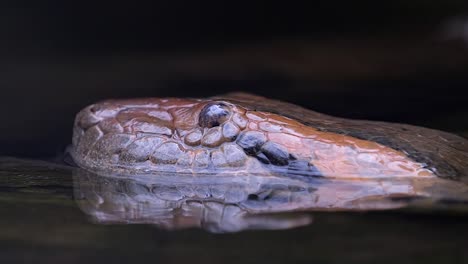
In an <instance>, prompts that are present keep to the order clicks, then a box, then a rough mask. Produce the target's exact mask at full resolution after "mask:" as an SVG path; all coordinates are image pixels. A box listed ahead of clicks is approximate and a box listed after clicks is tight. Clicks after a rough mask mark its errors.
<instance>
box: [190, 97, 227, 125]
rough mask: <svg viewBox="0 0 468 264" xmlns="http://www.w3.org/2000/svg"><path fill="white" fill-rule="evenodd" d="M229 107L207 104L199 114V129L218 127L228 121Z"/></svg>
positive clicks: (220, 104)
mask: <svg viewBox="0 0 468 264" xmlns="http://www.w3.org/2000/svg"><path fill="white" fill-rule="evenodd" d="M230 114H231V113H230V112H229V107H228V106H227V105H225V104H223V103H213V104H207V105H206V106H205V107H203V109H202V110H201V112H200V115H199V118H198V124H199V125H200V126H201V127H207V128H210V127H215V126H219V125H221V124H222V123H224V122H225V121H226V120H228V118H229V115H230Z"/></svg>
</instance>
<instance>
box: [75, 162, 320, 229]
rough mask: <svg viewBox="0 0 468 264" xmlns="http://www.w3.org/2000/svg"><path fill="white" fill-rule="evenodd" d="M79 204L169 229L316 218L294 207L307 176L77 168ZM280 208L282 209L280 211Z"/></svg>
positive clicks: (102, 215)
mask: <svg viewBox="0 0 468 264" xmlns="http://www.w3.org/2000/svg"><path fill="white" fill-rule="evenodd" d="M73 182H74V193H75V200H76V202H77V204H78V206H79V207H80V208H81V209H82V210H83V211H84V212H85V213H86V214H88V215H90V216H91V217H92V218H93V220H94V221H96V222H98V223H103V224H106V223H123V224H155V225H157V226H158V227H161V228H164V229H171V230H172V229H183V228H190V227H200V228H203V229H206V230H208V231H210V232H216V233H221V232H237V231H241V230H248V229H288V228H293V227H299V226H304V225H307V224H310V223H311V222H312V216H311V215H310V214H307V213H299V212H294V211H295V210H297V209H298V208H300V207H301V206H302V205H303V204H304V203H303V202H301V201H300V200H301V199H304V197H306V196H305V195H306V194H309V193H310V191H311V190H310V189H308V188H307V185H306V184H305V183H304V182H300V181H294V180H290V179H275V181H274V182H275V184H271V182H272V180H271V178H268V177H246V178H242V179H232V180H231V181H230V182H229V184H226V183H227V182H228V181H227V179H226V178H223V177H219V176H216V177H214V176H200V177H197V180H196V181H194V178H193V177H191V176H176V175H158V177H154V176H152V177H148V176H146V177H143V176H140V177H135V176H133V177H132V178H124V177H106V176H100V175H97V174H93V173H90V172H88V171H85V170H81V169H78V170H76V171H75V173H74V177H73ZM280 212H282V213H281V214H280Z"/></svg>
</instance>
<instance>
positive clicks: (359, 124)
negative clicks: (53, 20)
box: [71, 93, 468, 182]
mask: <svg viewBox="0 0 468 264" xmlns="http://www.w3.org/2000/svg"><path fill="white" fill-rule="evenodd" d="M71 155H72V157H73V159H74V161H75V162H76V163H77V164H78V165H79V166H80V167H83V168H85V169H87V170H91V171H96V172H104V173H116V174H155V173H157V172H177V173H182V174H183V173H189V174H197V173H203V174H206V173H209V174H233V175H245V174H259V175H264V174H265V175H269V174H272V173H280V174H281V173H287V174H298V175H304V176H316V177H325V178H347V179H362V178H381V177H422V178H430V177H439V178H445V179H451V180H456V181H463V182H468V180H467V178H468V141H467V140H466V139H464V138H462V137H460V136H457V135H454V134H450V133H447V132H442V131H437V130H433V129H428V128H422V127H416V126H411V125H405V124H393V123H385V122H375V121H365V120H351V119H343V118H337V117H332V116H328V115H324V114H320V113H317V112H314V111H311V110H308V109H305V108H302V107H300V106H296V105H293V104H290V103H286V102H281V101H276V100H270V99H267V98H264V97H260V96H255V95H251V94H245V93H233V94H226V95H221V96H216V97H212V98H207V99H182V98H145V99H127V100H107V101H102V102H99V103H96V104H93V105H90V106H88V107H86V108H84V109H83V110H82V111H81V112H79V113H78V115H77V117H76V120H75V125H74V133H73V145H72V151H71Z"/></svg>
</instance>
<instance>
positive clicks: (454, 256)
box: [0, 158, 468, 263]
mask: <svg viewBox="0 0 468 264" xmlns="http://www.w3.org/2000/svg"><path fill="white" fill-rule="evenodd" d="M0 164H1V165H0V212H2V214H1V216H2V217H1V218H0V254H1V255H0V256H1V257H0V258H1V260H2V263H24V262H26V263H30V262H34V263H83V262H86V263H102V262H116V263H137V262H148V261H151V262H152V263H162V262H164V263H184V262H187V263H188V262H190V263H239V262H242V263H285V262H288V263H333V262H343V261H346V262H347V263H376V262H379V263H395V262H398V263H468V252H467V251H466V244H467V242H468V238H467V237H468V224H467V221H468V214H467V213H466V210H465V208H464V205H463V204H462V205H457V206H455V207H453V208H454V209H450V210H447V209H438V210H427V209H419V210H391V211H380V212H354V213H353V212H299V213H286V214H272V215H267V216H264V215H260V216H259V217H257V218H255V217H254V218H253V219H254V220H248V221H244V224H242V225H238V224H236V223H238V221H236V220H235V219H234V218H232V217H230V220H232V221H228V225H227V226H224V227H223V225H220V224H219V222H218V223H216V221H214V222H213V223H211V224H210V223H206V222H203V221H207V219H212V220H213V219H216V217H215V218H206V217H205V218H203V217H201V218H200V217H198V218H197V217H195V216H197V215H198V216H200V212H205V213H207V210H206V209H203V210H198V211H197V209H196V208H198V209H200V206H198V207H197V206H195V207H193V208H195V209H193V210H191V211H190V210H187V212H189V214H188V215H189V216H190V213H191V214H192V215H191V216H190V217H188V218H184V217H180V219H179V222H182V225H174V224H173V223H174V221H173V218H171V216H170V214H165V212H164V211H159V213H160V216H162V218H161V219H166V220H165V221H162V223H165V225H164V224H163V225H161V221H160V222H159V223H156V222H155V223H151V221H150V220H149V219H143V220H144V221H143V220H142V219H140V220H141V221H136V220H135V221H133V222H132V221H131V220H130V219H128V218H127V222H125V221H124V220H125V218H124V219H110V220H111V221H107V222H106V221H99V217H96V215H95V216H93V215H92V214H90V212H89V211H87V209H86V206H84V204H86V202H87V201H86V199H85V197H84V196H86V195H84V194H83V193H82V192H80V191H79V190H77V179H76V177H77V176H76V174H75V176H74V175H73V170H72V169H71V168H70V167H67V166H62V165H55V164H50V163H44V162H37V161H29V160H19V159H10V158H2V159H1V163H0ZM74 177H75V179H74ZM74 180H75V181H74ZM100 188H104V187H102V186H101V187H100ZM136 188H138V187H136ZM87 190H88V192H89V189H87ZM134 192H135V190H134ZM80 194H81V196H80ZM88 196H89V194H88ZM121 198H122V197H121ZM122 199H123V198H122ZM95 202H96V201H95ZM101 204H102V203H101ZM113 206H114V207H113ZM109 207H110V208H111V209H112V208H113V209H112V210H113V211H116V207H115V205H112V204H110V205H109ZM159 208H161V207H159ZM88 209H89V208H88ZM117 209H118V207H117ZM153 209H154V208H153ZM112 210H111V211H112ZM225 210H227V209H225ZM117 211H118V210H117ZM124 211H125V210H123V211H122V210H121V212H124ZM140 212H145V210H144V208H143V209H141V210H140ZM214 212H216V210H215V211H214ZM101 213H102V212H101ZM153 213H154V212H153ZM180 215H183V214H180ZM201 215H203V214H201ZM232 215H234V216H235V215H238V214H236V213H234V214H232ZM100 216H101V220H102V219H106V218H105V216H103V215H102V214H101V215H100ZM134 216H135V214H134ZM147 216H148V215H147ZM218 216H219V215H218ZM136 218H138V217H136ZM161 219H160V220H161ZM171 219H172V220H171ZM184 219H185V220H184ZM187 219H188V220H187ZM182 220H184V221H185V222H184V221H182ZM137 222H139V223H137ZM175 222H177V221H175ZM171 223H172V225H171ZM184 223H185V226H184V225H183V224H184ZM233 223H234V224H233ZM158 224H159V225H158ZM197 225H198V226H199V227H196V226H197ZM200 227H202V228H200ZM226 227H227V229H226ZM223 228H225V229H224V230H223ZM229 228H231V229H229ZM236 228H237V230H236Z"/></svg>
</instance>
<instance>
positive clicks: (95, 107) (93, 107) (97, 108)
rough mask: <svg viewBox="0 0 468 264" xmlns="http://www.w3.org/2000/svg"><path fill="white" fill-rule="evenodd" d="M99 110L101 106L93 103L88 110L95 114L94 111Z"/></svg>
mask: <svg viewBox="0 0 468 264" xmlns="http://www.w3.org/2000/svg"><path fill="white" fill-rule="evenodd" d="M99 110H101V107H99V106H98V105H93V106H91V107H90V108H89V111H90V112H91V113H93V114H95V113H96V112H98V111H99Z"/></svg>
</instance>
